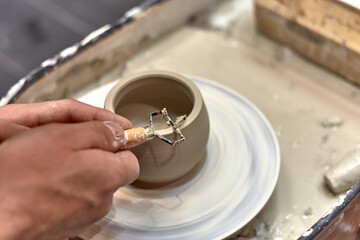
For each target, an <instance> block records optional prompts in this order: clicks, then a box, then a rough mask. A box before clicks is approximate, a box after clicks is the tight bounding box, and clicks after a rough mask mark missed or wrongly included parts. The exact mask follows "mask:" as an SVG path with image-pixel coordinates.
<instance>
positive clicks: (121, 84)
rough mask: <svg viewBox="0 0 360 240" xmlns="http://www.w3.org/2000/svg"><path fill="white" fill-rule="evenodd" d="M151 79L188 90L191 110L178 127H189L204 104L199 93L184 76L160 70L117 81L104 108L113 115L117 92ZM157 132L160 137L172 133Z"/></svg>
mask: <svg viewBox="0 0 360 240" xmlns="http://www.w3.org/2000/svg"><path fill="white" fill-rule="evenodd" d="M153 77H161V78H165V79H169V80H174V81H176V82H178V83H180V84H182V85H183V86H184V87H186V88H187V89H188V90H189V92H190V93H191V95H192V96H193V98H194V100H193V108H192V110H191V112H190V114H189V115H188V116H187V118H186V121H185V122H184V124H182V125H181V126H180V129H184V128H186V127H187V126H189V125H190V124H191V123H192V122H194V120H196V118H197V117H198V116H199V114H200V112H201V109H202V108H203V104H204V102H203V98H202V95H201V92H200V90H199V88H198V87H197V86H196V85H195V83H194V82H193V81H191V80H190V79H188V78H187V77H185V76H184V75H181V74H178V73H174V72H170V71H161V70H150V71H142V72H138V73H135V74H131V75H128V76H126V77H124V78H121V79H119V81H118V83H116V85H115V86H114V87H113V88H112V89H111V90H110V91H109V93H108V94H107V96H106V99H105V104H104V108H105V109H107V110H110V111H111V112H113V113H115V106H114V105H115V100H116V96H117V95H118V94H119V92H120V91H121V90H122V89H124V88H126V87H127V86H129V85H130V84H132V83H134V82H136V81H138V80H142V79H145V78H153ZM159 110H161V109H159ZM157 132H158V133H159V134H161V135H168V134H172V133H173V131H172V130H171V129H170V128H167V129H161V130H157Z"/></svg>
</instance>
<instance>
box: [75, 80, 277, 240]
mask: <svg viewBox="0 0 360 240" xmlns="http://www.w3.org/2000/svg"><path fill="white" fill-rule="evenodd" d="M192 79H193V80H194V82H195V83H196V85H197V86H198V87H199V88H200V90H201V93H202V94H203V98H204V101H205V104H206V106H207V109H208V113H209V118H210V137H209V142H208V145H207V156H206V159H205V161H204V163H203V166H202V167H201V169H200V170H199V171H198V172H197V173H196V174H195V175H194V176H193V177H192V178H190V179H187V180H183V182H181V183H177V184H176V183H175V184H173V185H172V186H167V187H164V188H158V189H156V190H144V189H139V188H135V187H132V186H127V187H124V188H121V189H119V190H118V191H117V192H116V193H115V195H114V204H113V207H112V210H111V211H110V213H109V214H108V215H107V216H106V217H105V218H103V219H102V220H101V221H99V222H97V223H96V224H94V225H92V226H91V227H89V228H88V229H87V230H86V232H85V233H84V234H83V235H82V236H81V237H83V238H85V239H89V238H91V239H156V240H159V239H221V238H224V237H226V236H229V235H230V234H232V233H234V232H235V231H237V230H238V229H239V228H241V227H243V226H244V225H245V224H247V223H248V222H249V221H250V220H251V219H252V218H253V217H254V216H255V215H256V214H257V213H258V212H259V211H260V210H261V208H262V207H263V206H264V205H265V203H266V201H267V200H268V199H269V197H270V195H271V193H272V191H273V189H274V187H275V184H276V181H277V178H278V173H279V167H280V154H279V148H278V143H277V140H276V137H275V134H274V132H273V130H272V128H271V126H270V124H269V123H268V121H267V120H266V118H265V117H264V116H263V115H262V114H261V113H260V111H259V110H258V109H257V108H256V107H255V106H254V105H252V104H251V103H250V102H249V101H248V100H246V99H244V98H243V97H242V96H240V95H239V94H237V93H236V92H234V91H232V90H230V89H228V88H226V87H224V86H222V85H220V84H217V83H214V82H210V81H204V80H200V79H198V78H192ZM113 85H114V83H112V84H108V85H105V86H103V87H101V88H98V89H96V90H94V91H92V92H89V93H87V94H86V95H83V96H81V97H79V98H78V99H79V100H80V101H83V102H86V103H89V104H92V105H95V106H98V107H103V103H104V99H105V96H106V94H107V92H108V91H109V90H110V89H111V87H112V86H113Z"/></svg>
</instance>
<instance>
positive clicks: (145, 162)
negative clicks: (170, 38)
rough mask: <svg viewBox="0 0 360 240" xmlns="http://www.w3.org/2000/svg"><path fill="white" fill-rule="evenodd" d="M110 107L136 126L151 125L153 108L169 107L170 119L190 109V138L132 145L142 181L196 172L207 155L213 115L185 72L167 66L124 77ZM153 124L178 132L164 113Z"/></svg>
mask: <svg viewBox="0 0 360 240" xmlns="http://www.w3.org/2000/svg"><path fill="white" fill-rule="evenodd" d="M105 108H106V109H108V110H110V111H112V112H115V113H117V114H119V115H121V116H124V117H126V118H128V119H129V120H130V121H131V122H132V124H133V127H134V128H136V127H144V126H148V125H149V114H150V113H151V112H154V111H157V110H161V109H163V108H166V109H167V111H168V113H169V115H170V117H171V119H173V120H175V119H176V117H177V116H181V115H184V114H186V115H187V119H186V120H185V121H184V122H183V124H182V125H181V127H180V130H181V132H182V133H183V135H184V136H185V141H184V142H182V143H180V144H177V145H174V146H171V145H169V144H167V143H165V142H163V141H161V140H159V139H157V138H155V139H153V140H150V141H148V142H146V143H144V144H142V145H140V146H137V147H135V148H132V149H131V150H132V151H133V152H134V154H135V155H136V156H137V157H138V160H139V163H140V176H139V178H138V180H137V182H136V183H137V184H138V185H144V184H149V186H158V185H162V184H166V183H169V182H172V181H175V180H177V179H180V178H181V177H183V176H185V175H186V174H188V173H190V172H192V170H193V169H194V168H195V166H197V165H198V164H199V162H201V161H200V160H203V159H205V155H206V145H207V141H208V137H209V118H208V113H207V109H206V106H205V104H204V101H203V98H202V95H201V93H200V90H199V89H198V87H197V86H196V85H195V84H194V83H193V82H192V81H191V80H189V79H187V78H186V77H184V76H182V75H180V74H176V73H171V72H165V71H148V72H142V73H139V74H136V75H132V76H129V77H126V78H124V79H121V80H119V82H118V83H117V84H116V85H115V86H114V87H113V89H112V90H111V91H110V93H109V94H108V96H107V98H106V101H105ZM154 130H155V131H156V132H158V133H159V134H161V135H163V136H164V137H166V138H169V139H175V138H176V137H177V135H176V134H174V132H173V129H172V128H170V127H168V126H167V125H166V122H165V121H164V120H163V119H162V118H161V117H159V119H154Z"/></svg>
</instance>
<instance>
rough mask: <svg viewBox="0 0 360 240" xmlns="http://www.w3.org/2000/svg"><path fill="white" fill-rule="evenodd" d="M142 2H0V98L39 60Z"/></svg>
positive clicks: (74, 0) (124, 0)
mask: <svg viewBox="0 0 360 240" xmlns="http://www.w3.org/2000/svg"><path fill="white" fill-rule="evenodd" d="M142 2H143V0H131V1H129V0H101V1H99V0H0V76H1V77H0V97H2V96H3V95H5V93H6V92H7V90H8V89H9V88H10V87H11V86H12V85H14V84H15V83H16V82H17V81H18V80H19V79H20V78H22V77H23V76H24V75H25V74H27V73H28V72H30V71H31V70H32V69H34V68H36V67H38V66H39V65H40V64H41V62H42V61H44V60H46V59H47V58H49V57H52V56H53V55H55V54H56V53H58V52H59V51H61V50H62V49H64V48H66V47H69V46H71V45H72V44H74V43H75V42H78V41H80V40H81V39H82V38H83V37H85V36H86V35H88V34H89V33H90V32H92V31H93V30H95V29H97V28H99V27H101V26H103V25H105V24H107V23H111V22H113V21H114V20H116V19H117V18H120V17H121V16H122V15H123V14H124V13H125V12H126V11H127V10H129V9H130V8H132V7H134V6H137V5H139V4H141V3H142Z"/></svg>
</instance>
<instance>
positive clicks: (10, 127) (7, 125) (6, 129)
mask: <svg viewBox="0 0 360 240" xmlns="http://www.w3.org/2000/svg"><path fill="white" fill-rule="evenodd" d="M26 130H29V128H28V127H25V126H23V125H18V124H15V123H13V122H10V121H8V120H3V119H0V142H3V141H5V140H6V139H8V138H11V137H13V136H15V135H16V134H19V133H21V132H24V131H26Z"/></svg>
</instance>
